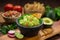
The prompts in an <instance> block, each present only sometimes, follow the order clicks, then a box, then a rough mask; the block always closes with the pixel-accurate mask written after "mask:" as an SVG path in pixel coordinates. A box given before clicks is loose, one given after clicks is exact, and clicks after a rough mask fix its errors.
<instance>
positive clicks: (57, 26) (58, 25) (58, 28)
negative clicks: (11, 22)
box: [0, 15, 60, 40]
mask: <svg viewBox="0 0 60 40" xmlns="http://www.w3.org/2000/svg"><path fill="white" fill-rule="evenodd" d="M4 22H5V21H4V19H3V18H2V16H1V15H0V23H4ZM52 29H53V32H52V33H51V34H49V35H46V36H42V37H41V36H40V35H41V34H40V31H39V33H38V35H37V36H34V37H30V38H29V37H25V38H23V39H17V38H9V37H8V36H7V35H2V36H0V40H45V39H47V38H49V37H52V36H54V35H56V34H59V33H60V21H58V22H55V23H54V24H53V26H52Z"/></svg>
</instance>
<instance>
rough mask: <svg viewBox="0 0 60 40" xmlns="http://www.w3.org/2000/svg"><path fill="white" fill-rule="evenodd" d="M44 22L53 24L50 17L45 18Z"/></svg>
mask: <svg viewBox="0 0 60 40" xmlns="http://www.w3.org/2000/svg"><path fill="white" fill-rule="evenodd" d="M43 23H44V24H45V25H52V24H53V20H52V19H50V18H43Z"/></svg>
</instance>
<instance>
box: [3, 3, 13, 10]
mask: <svg viewBox="0 0 60 40" xmlns="http://www.w3.org/2000/svg"><path fill="white" fill-rule="evenodd" d="M4 10H5V11H9V10H13V5H12V4H6V5H5V6H4Z"/></svg>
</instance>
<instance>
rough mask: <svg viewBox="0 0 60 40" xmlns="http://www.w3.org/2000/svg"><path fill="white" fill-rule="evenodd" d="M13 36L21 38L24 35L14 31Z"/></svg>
mask: <svg viewBox="0 0 60 40" xmlns="http://www.w3.org/2000/svg"><path fill="white" fill-rule="evenodd" d="M15 36H16V37H17V38H18V39H22V38H23V37H24V35H22V34H20V33H19V32H15Z"/></svg>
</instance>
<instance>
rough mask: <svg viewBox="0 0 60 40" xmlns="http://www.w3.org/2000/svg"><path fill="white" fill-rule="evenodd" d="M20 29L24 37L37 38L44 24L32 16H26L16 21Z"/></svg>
mask: <svg viewBox="0 0 60 40" xmlns="http://www.w3.org/2000/svg"><path fill="white" fill-rule="evenodd" d="M16 23H17V25H18V28H19V29H20V31H21V33H22V34H23V35H24V36H35V35H37V34H38V31H39V30H40V29H42V27H43V22H42V20H41V19H38V18H36V17H35V16H33V15H32V14H24V15H22V16H21V17H19V18H18V19H17V20H16Z"/></svg>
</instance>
